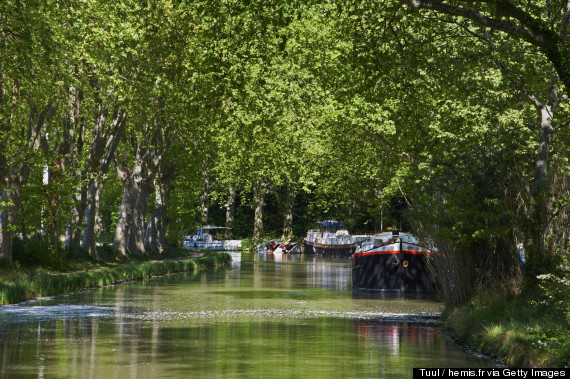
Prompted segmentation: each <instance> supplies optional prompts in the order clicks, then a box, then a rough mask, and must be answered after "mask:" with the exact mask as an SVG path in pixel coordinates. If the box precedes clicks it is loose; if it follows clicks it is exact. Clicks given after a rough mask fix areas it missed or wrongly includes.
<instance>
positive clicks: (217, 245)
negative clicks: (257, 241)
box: [183, 225, 241, 251]
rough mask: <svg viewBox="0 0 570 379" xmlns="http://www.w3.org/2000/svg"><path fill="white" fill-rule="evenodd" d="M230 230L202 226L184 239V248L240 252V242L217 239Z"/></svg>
mask: <svg viewBox="0 0 570 379" xmlns="http://www.w3.org/2000/svg"><path fill="white" fill-rule="evenodd" d="M230 230H231V228H228V227H225V226H215V225H206V226H202V227H201V228H199V229H198V230H197V231H195V232H194V233H192V234H191V235H189V236H187V237H185V238H184V243H183V245H184V248H185V249H195V250H225V251H235V250H240V249H241V240H229V239H221V238H219V237H220V236H221V235H223V234H228V232H229V231H230Z"/></svg>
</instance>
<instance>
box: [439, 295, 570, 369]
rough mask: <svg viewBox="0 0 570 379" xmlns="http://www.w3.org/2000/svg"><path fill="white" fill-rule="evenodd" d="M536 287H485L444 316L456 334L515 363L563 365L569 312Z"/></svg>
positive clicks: (568, 350) (569, 343)
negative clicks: (547, 298) (516, 288)
mask: <svg viewBox="0 0 570 379" xmlns="http://www.w3.org/2000/svg"><path fill="white" fill-rule="evenodd" d="M543 297H544V293H542V292H541V291H540V289H539V288H537V287H534V288H523V289H522V290H521V291H520V292H516V291H513V290H511V289H502V290H497V289H494V290H493V291H484V292H481V293H479V294H478V295H477V296H476V297H475V298H474V299H473V300H472V301H471V302H470V303H469V304H467V305H465V306H463V307H460V308H457V309H455V310H453V311H451V312H447V313H446V314H445V316H444V318H445V325H446V328H447V329H448V331H449V333H450V334H451V335H452V336H453V337H454V338H456V339H458V340H460V341H462V342H465V343H467V344H468V345H470V346H472V347H474V348H476V349H478V350H479V351H483V352H485V353H487V354H489V355H491V356H493V357H496V358H497V359H499V360H500V361H501V362H503V363H505V364H507V365H509V366H516V367H568V365H570V327H569V317H568V316H569V315H568V314H566V311H565V310H564V309H561V308H560V307H557V306H554V305H553V304H550V303H548V302H540V301H537V299H541V298H543Z"/></svg>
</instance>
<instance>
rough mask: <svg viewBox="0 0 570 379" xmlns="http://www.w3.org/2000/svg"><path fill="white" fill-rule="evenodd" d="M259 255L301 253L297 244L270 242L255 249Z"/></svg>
mask: <svg viewBox="0 0 570 379" xmlns="http://www.w3.org/2000/svg"><path fill="white" fill-rule="evenodd" d="M257 251H258V252H259V253H275V254H294V253H300V252H301V245H300V244H298V243H297V242H291V241H287V242H281V241H278V240H271V241H268V242H265V243H264V244H261V245H259V246H258V247H257Z"/></svg>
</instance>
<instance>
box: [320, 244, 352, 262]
mask: <svg viewBox="0 0 570 379" xmlns="http://www.w3.org/2000/svg"><path fill="white" fill-rule="evenodd" d="M313 250H314V252H315V254H317V255H322V256H325V257H335V258H343V257H346V258H348V257H350V256H351V255H352V254H354V252H355V251H356V244H342V245H329V244H322V243H317V242H315V243H314V244H313Z"/></svg>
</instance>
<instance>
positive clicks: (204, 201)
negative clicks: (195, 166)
mask: <svg viewBox="0 0 570 379" xmlns="http://www.w3.org/2000/svg"><path fill="white" fill-rule="evenodd" d="M202 175H203V177H204V182H203V188H202V194H201V195H200V208H201V209H202V217H201V219H200V221H201V222H202V225H207V224H208V195H209V192H210V183H209V182H208V173H207V172H206V171H205V170H204V172H203V173H202Z"/></svg>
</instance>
